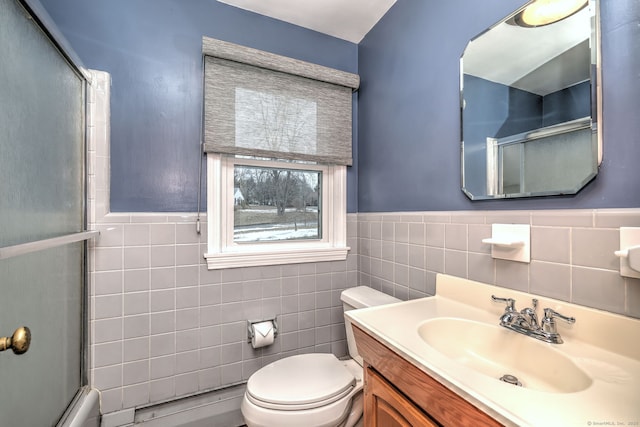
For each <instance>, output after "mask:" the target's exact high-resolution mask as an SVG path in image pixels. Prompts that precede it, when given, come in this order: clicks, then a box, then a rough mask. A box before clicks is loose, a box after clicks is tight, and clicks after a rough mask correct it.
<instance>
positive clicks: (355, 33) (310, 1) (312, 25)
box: [218, 0, 396, 44]
mask: <svg viewBox="0 0 640 427" xmlns="http://www.w3.org/2000/svg"><path fill="white" fill-rule="evenodd" d="M218 1H219V2H221V3H226V4H229V5H231V6H236V7H239V8H241V9H246V10H249V11H251V12H255V13H259V14H260V15H265V16H269V17H271V18H275V19H278V20H281V21H285V22H289V23H290V24H294V25H298V26H300V27H304V28H308V29H311V30H314V31H318V32H320V33H323V34H328V35H330V36H333V37H337V38H339V39H343V40H347V41H350V42H352V43H356V44H358V43H360V42H361V41H362V39H363V38H364V36H365V35H366V34H367V33H368V32H369V30H371V28H373V26H374V25H375V24H376V23H377V22H378V21H379V20H380V18H382V17H383V16H384V14H385V13H387V11H388V10H389V9H390V8H391V6H393V4H394V3H395V2H396V0H218Z"/></svg>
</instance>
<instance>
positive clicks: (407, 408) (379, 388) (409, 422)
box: [364, 368, 437, 427]
mask: <svg viewBox="0 0 640 427" xmlns="http://www.w3.org/2000/svg"><path fill="white" fill-rule="evenodd" d="M364 398H365V407H364V425H365V427H412V426H413V427H430V426H433V427H436V426H437V425H436V424H435V423H434V422H433V421H432V420H431V418H429V416H427V415H426V414H425V413H424V412H422V410H420V409H419V408H418V407H417V406H415V405H414V404H413V403H412V402H411V401H409V400H408V399H407V398H406V397H405V396H404V395H403V394H402V393H400V392H399V391H398V390H396V389H395V388H394V387H393V386H392V385H391V384H389V383H388V382H387V381H386V380H385V379H384V378H382V377H381V376H380V375H378V373H377V372H375V371H374V370H372V369H371V368H367V369H366V370H365V396H364Z"/></svg>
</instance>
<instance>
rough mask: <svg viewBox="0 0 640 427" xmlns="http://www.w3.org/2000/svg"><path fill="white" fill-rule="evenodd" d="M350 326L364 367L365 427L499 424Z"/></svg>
mask: <svg viewBox="0 0 640 427" xmlns="http://www.w3.org/2000/svg"><path fill="white" fill-rule="evenodd" d="M352 326H353V333H354V336H355V339H356V344H357V346H358V353H360V355H361V356H362V357H363V359H364V361H365V363H364V365H365V366H364V368H365V369H364V374H365V375H364V381H365V382H364V399H365V403H364V425H365V427H396V426H398V427H400V426H403V427H405V426H406V427H409V426H413V427H423V426H424V427H430V426H439V425H442V426H456V427H465V426H468V427H480V426H486V427H497V426H501V425H502V424H501V423H499V422H498V421H496V420H495V419H493V418H492V417H490V416H489V415H487V414H486V413H485V412H483V411H481V410H480V409H478V408H476V407H475V406H474V405H472V404H471V403H469V402H467V401H466V400H464V399H463V398H462V397H460V396H459V395H457V394H456V393H454V392H453V391H451V390H449V389H448V388H447V387H445V386H443V385H442V384H440V383H439V382H438V381H436V380H435V379H433V378H432V377H431V376H429V375H428V374H427V373H425V372H423V371H422V370H420V369H418V368H417V367H416V366H414V365H412V364H411V363H409V362H408V361H406V360H405V359H404V358H403V357H401V356H399V355H398V354H397V353H395V352H394V351H393V350H391V349H390V348H388V347H387V346H386V345H384V344H382V343H381V342H380V341H378V340H376V339H375V338H373V337H372V336H371V335H369V334H367V333H366V332H364V331H363V330H362V329H360V328H358V327H357V326H356V325H352Z"/></svg>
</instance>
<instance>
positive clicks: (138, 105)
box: [41, 0, 358, 212]
mask: <svg viewBox="0 0 640 427" xmlns="http://www.w3.org/2000/svg"><path fill="white" fill-rule="evenodd" d="M41 2H42V4H43V5H44V7H45V8H46V9H47V11H48V12H49V14H50V15H51V17H52V18H53V20H54V21H55V22H56V24H57V25H58V27H59V28H60V30H61V31H62V33H63V34H64V36H65V37H66V38H67V39H68V40H69V42H70V44H71V46H72V47H73V49H74V50H75V51H76V52H77V54H78V56H79V57H80V59H81V60H82V61H83V62H84V64H85V66H87V67H89V68H94V69H98V70H103V71H107V72H109V73H111V77H112V82H113V85H112V88H111V95H112V99H111V210H112V211H116V212H118V211H120V212H122V211H131V212H140V211H174V212H193V211H195V210H196V207H197V189H198V161H199V158H200V156H199V139H200V116H201V108H202V107H201V100H202V76H201V56H202V53H201V52H202V50H201V45H202V42H201V40H202V36H209V37H214V38H218V39H222V40H226V41H230V42H233V43H238V44H241V45H245V46H249V47H254V48H257V49H262V50H265V51H269V52H273V53H277V54H280V55H286V56H290V57H293V58H297V59H301V60H304V61H308V62H313V63H317V64H320V65H324V66H328V67H333V68H336V69H340V70H344V71H348V72H352V73H357V72H358V63H357V61H358V55H357V51H358V47H357V45H355V44H353V43H349V42H346V41H343V40H339V39H336V38H333V37H329V36H326V35H323V34H320V33H316V32H313V31H309V30H306V29H303V28H300V27H297V26H293V25H290V24H286V23H284V22H281V21H277V20H273V19H269V18H265V17H262V16H259V15H256V14H253V13H250V12H247V11H243V10H241V9H238V8H234V7H230V6H228V5H225V4H223V3H220V2H218V1H215V0H135V1H131V0H109V1H90V0H89V1H88V0H41ZM354 98H355V97H354ZM354 116H355V117H356V118H357V99H356V105H355V108H354ZM356 123H357V121H354V141H355V140H357V139H356V138H357V126H356ZM354 164H355V165H357V146H356V145H355V144H354ZM356 168H357V166H354V167H351V168H349V172H348V189H349V191H348V209H349V211H350V212H355V211H356V210H357V205H356V203H357V196H356V188H357V181H356V180H357V173H356ZM203 188H205V187H204V185H203ZM204 200H205V198H204V194H203V203H204ZM203 206H206V205H204V204H203Z"/></svg>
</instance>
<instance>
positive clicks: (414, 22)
mask: <svg viewBox="0 0 640 427" xmlns="http://www.w3.org/2000/svg"><path fill="white" fill-rule="evenodd" d="M524 3H525V1H523V0H485V1H483V2H482V6H481V7H480V6H478V5H479V3H478V2H477V1H475V0H449V1H446V2H444V1H441V2H425V1H417V0H398V1H397V3H396V4H395V5H394V6H393V7H392V8H391V10H390V11H389V12H388V13H387V14H386V15H385V16H384V17H383V19H382V20H381V21H380V22H379V23H378V24H377V25H376V26H375V27H374V28H373V30H372V31H371V32H370V33H369V34H368V35H367V36H366V37H365V39H364V40H363V41H362V42H361V43H360V45H359V72H360V76H361V79H362V85H361V90H360V92H359V104H358V108H359V117H358V124H359V138H358V149H359V165H358V210H359V211H360V212H378V211H379V212H385V211H386V212H388V211H412V210H466V209H468V210H472V209H554V208H622V207H640V167H638V166H637V163H638V162H639V161H640V2H638V1H637V0H615V1H614V0H601V11H600V12H601V28H602V73H603V79H602V80H603V82H602V85H603V92H604V95H603V124H602V125H603V129H604V144H605V147H604V161H603V164H602V166H601V169H600V173H599V175H598V177H597V178H596V179H595V180H594V181H593V182H591V183H590V184H589V185H588V186H587V187H586V188H585V189H583V190H582V191H581V192H580V193H578V194H577V195H575V196H566V197H546V198H531V199H519V200H492V201H475V202H472V201H470V200H469V199H467V198H466V196H464V194H463V193H462V191H461V190H460V183H461V178H460V142H459V141H460V122H459V116H460V106H459V76H458V73H459V58H460V55H461V54H462V52H463V50H464V48H465V45H466V43H467V41H468V40H469V39H471V38H472V37H474V36H475V35H476V34H478V33H480V32H481V31H483V30H484V29H485V28H487V27H488V26H490V25H492V24H493V23H495V22H496V21H498V20H500V19H501V18H503V17H504V16H506V15H508V14H509V13H510V12H512V11H513V10H515V9H517V8H518V7H520V6H521V5H523V4H524Z"/></svg>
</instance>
